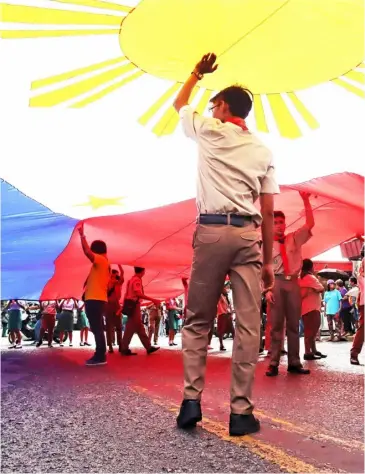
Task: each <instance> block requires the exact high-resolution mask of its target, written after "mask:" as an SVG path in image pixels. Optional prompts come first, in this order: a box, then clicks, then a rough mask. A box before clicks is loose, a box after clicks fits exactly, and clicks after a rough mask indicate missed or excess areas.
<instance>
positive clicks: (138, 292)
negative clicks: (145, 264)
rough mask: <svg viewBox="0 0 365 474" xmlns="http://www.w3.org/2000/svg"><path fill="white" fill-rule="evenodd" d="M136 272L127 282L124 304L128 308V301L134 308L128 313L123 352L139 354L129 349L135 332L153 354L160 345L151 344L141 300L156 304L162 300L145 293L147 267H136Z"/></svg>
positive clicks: (148, 351) (125, 353)
mask: <svg viewBox="0 0 365 474" xmlns="http://www.w3.org/2000/svg"><path fill="white" fill-rule="evenodd" d="M134 272H135V273H134V276H133V277H132V278H131V279H130V280H129V282H128V283H127V289H126V293H125V297H124V305H123V307H124V308H126V306H127V303H128V305H129V307H130V308H132V310H131V313H130V314H128V315H127V316H128V320H127V324H126V327H125V331H124V334H123V338H122V345H121V353H122V354H123V355H126V356H131V355H137V354H136V353H135V352H132V351H131V350H130V349H129V344H130V342H131V339H132V337H133V335H134V334H137V335H138V337H139V338H140V340H141V342H142V344H143V346H144V348H145V349H146V351H147V354H152V353H153V352H156V351H157V350H158V349H159V347H158V346H155V347H153V346H152V345H151V342H150V341H149V339H148V336H147V334H146V331H145V329H144V327H143V323H142V314H141V301H142V300H147V301H152V303H153V304H155V305H159V304H160V301H158V300H156V299H155V298H152V297H150V296H147V295H145V294H144V290H143V285H142V278H143V276H144V274H145V269H144V268H142V267H134Z"/></svg>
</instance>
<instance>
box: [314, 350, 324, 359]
mask: <svg viewBox="0 0 365 474" xmlns="http://www.w3.org/2000/svg"><path fill="white" fill-rule="evenodd" d="M314 355H316V356H319V357H320V358H321V359H325V358H326V357H327V355H326V354H322V352H319V351H317V352H315V353H314Z"/></svg>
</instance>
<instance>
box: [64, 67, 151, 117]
mask: <svg viewBox="0 0 365 474" xmlns="http://www.w3.org/2000/svg"><path fill="white" fill-rule="evenodd" d="M143 74H145V73H144V72H143V71H138V72H136V73H135V74H131V75H130V76H128V77H126V78H124V79H122V80H121V81H118V82H116V83H115V84H112V85H110V86H108V87H106V88H105V89H103V90H101V91H99V92H97V93H96V94H92V95H91V96H89V97H86V99H84V100H80V102H76V103H75V104H72V105H71V107H72V108H76V109H79V108H81V107H85V106H86V105H89V104H92V103H93V102H95V101H97V100H99V99H102V98H103V97H105V96H106V95H107V94H110V93H111V92H114V91H115V90H117V89H119V87H122V86H124V85H125V84H128V83H129V82H132V81H134V80H135V79H138V78H139V77H141V76H143Z"/></svg>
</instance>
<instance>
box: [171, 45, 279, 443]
mask: <svg viewBox="0 0 365 474" xmlns="http://www.w3.org/2000/svg"><path fill="white" fill-rule="evenodd" d="M215 60H216V57H215V55H213V54H208V55H205V56H204V57H203V58H202V60H201V61H200V62H199V63H198V64H197V65H196V67H195V69H194V71H193V72H192V73H191V75H190V77H189V78H188V80H187V81H186V82H185V84H184V85H183V87H182V89H181V90H180V92H179V94H178V96H177V98H176V100H175V102H174V106H175V109H176V110H177V111H178V112H179V114H180V117H181V121H182V126H183V129H184V132H185V134H186V135H187V136H188V137H189V138H192V139H193V140H194V141H196V142H197V144H198V150H199V159H198V183H197V188H198V189H197V207H198V213H199V214H198V218H197V227H196V231H195V234H194V238H193V248H194V257H193V264H192V272H191V279H190V284H189V294H188V302H187V314H186V323H185V326H184V329H183V333H182V346H183V359H184V376H185V385H184V400H183V402H182V405H181V410H180V414H179V416H178V418H177V424H178V426H179V427H180V428H183V429H188V428H192V427H194V426H195V425H196V423H197V422H198V421H200V420H201V419H202V413H201V407H200V399H201V396H202V392H203V388H204V379H205V369H206V358H207V346H208V334H209V330H210V328H211V326H212V322H213V320H214V318H215V316H216V311H217V303H218V300H219V296H220V294H221V291H222V287H223V285H224V282H225V278H226V275H227V274H229V277H230V281H231V283H232V290H233V297H234V306H235V310H236V335H235V339H234V345H233V353H232V382H231V415H230V426H229V432H230V434H231V435H237V436H241V435H244V434H247V433H254V432H256V431H258V430H259V429H260V423H259V421H258V420H257V419H256V418H255V417H254V415H253V414H252V411H253V404H252V401H251V393H252V383H253V378H254V373H255V367H256V363H257V359H258V352H259V342H260V298H261V276H262V279H263V281H264V288H265V289H269V288H272V286H273V283H274V277H273V268H272V245H273V201H274V199H273V194H275V193H278V192H279V188H278V185H277V183H276V180H275V178H274V166H273V163H272V155H271V153H270V151H269V150H268V149H267V148H266V147H265V146H264V145H263V144H262V143H261V142H260V141H259V139H258V138H257V137H256V136H254V135H253V134H252V133H251V132H249V131H248V129H247V127H246V124H245V120H244V119H245V118H246V117H247V115H248V114H249V112H250V110H251V108H252V97H251V94H250V93H249V92H248V91H247V90H245V89H243V88H242V87H240V86H231V87H228V88H227V89H224V90H222V91H221V92H220V93H218V94H217V95H216V96H215V97H214V98H213V99H212V100H211V102H212V107H211V110H212V112H213V117H212V118H205V117H202V116H201V115H199V114H198V113H197V112H195V111H194V110H193V109H192V108H191V107H190V106H189V105H188V103H189V97H190V94H191V92H192V90H193V89H194V87H195V86H196V84H197V82H198V80H200V79H202V77H203V75H204V74H208V73H212V72H214V71H215V70H216V68H217V66H216V65H214V63H215ZM259 198H260V203H261V213H260V212H259V211H258V209H257V208H256V206H255V201H256V200H257V199H259ZM261 214H262V216H261ZM260 225H262V239H263V266H262V257H261V236H260V233H259V231H258V227H259V226H260ZM261 270H262V273H261Z"/></svg>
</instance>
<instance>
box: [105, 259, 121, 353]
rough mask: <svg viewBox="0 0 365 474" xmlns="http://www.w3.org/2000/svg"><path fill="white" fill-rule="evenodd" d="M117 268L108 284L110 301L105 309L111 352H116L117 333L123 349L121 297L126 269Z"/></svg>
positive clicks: (108, 342)
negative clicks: (114, 343)
mask: <svg viewBox="0 0 365 474" xmlns="http://www.w3.org/2000/svg"><path fill="white" fill-rule="evenodd" d="M118 268H119V273H118V271H117V270H112V272H111V276H110V282H109V285H108V303H107V305H106V309H105V320H106V342H107V345H108V347H109V351H108V352H109V354H112V353H113V352H114V350H113V342H114V339H115V334H116V335H117V344H118V347H119V352H121V351H122V313H121V307H120V299H121V297H122V286H123V283H124V270H123V268H122V267H121V266H120V265H118Z"/></svg>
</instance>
